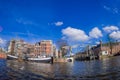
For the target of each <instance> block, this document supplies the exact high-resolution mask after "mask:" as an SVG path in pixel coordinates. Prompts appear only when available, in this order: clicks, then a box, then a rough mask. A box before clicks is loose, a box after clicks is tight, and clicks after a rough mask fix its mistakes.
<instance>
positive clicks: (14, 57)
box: [7, 54, 18, 60]
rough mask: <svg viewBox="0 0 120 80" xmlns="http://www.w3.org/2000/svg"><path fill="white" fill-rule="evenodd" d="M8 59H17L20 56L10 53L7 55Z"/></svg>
mask: <svg viewBox="0 0 120 80" xmlns="http://www.w3.org/2000/svg"><path fill="white" fill-rule="evenodd" d="M7 59H9V60H16V59H18V57H17V56H14V55H10V54H8V55H7Z"/></svg>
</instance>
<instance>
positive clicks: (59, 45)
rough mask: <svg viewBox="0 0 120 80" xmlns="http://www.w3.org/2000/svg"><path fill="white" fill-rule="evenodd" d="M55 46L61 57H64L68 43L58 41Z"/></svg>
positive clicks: (61, 40)
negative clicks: (60, 52)
mask: <svg viewBox="0 0 120 80" xmlns="http://www.w3.org/2000/svg"><path fill="white" fill-rule="evenodd" d="M56 44H57V47H58V49H59V50H61V51H62V56H65V55H66V54H67V52H68V49H66V48H65V46H69V45H68V42H67V41H66V40H63V39H60V40H58V41H57V43H56Z"/></svg>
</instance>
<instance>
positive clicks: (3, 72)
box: [0, 56, 120, 80]
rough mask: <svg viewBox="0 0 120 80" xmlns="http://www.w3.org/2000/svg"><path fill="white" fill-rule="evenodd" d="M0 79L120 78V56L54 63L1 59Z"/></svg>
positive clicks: (103, 79)
mask: <svg viewBox="0 0 120 80" xmlns="http://www.w3.org/2000/svg"><path fill="white" fill-rule="evenodd" d="M0 80H120V56H117V57H112V58H106V59H103V60H93V61H75V62H68V63H54V64H47V63H33V62H18V61H13V60H3V59H1V60H0Z"/></svg>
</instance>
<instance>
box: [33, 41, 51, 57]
mask: <svg viewBox="0 0 120 80" xmlns="http://www.w3.org/2000/svg"><path fill="white" fill-rule="evenodd" d="M34 53H35V55H41V56H53V44H52V41H51V40H42V41H40V42H37V43H36V44H35V46H34Z"/></svg>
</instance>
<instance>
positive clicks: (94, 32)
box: [89, 27, 103, 38]
mask: <svg viewBox="0 0 120 80" xmlns="http://www.w3.org/2000/svg"><path fill="white" fill-rule="evenodd" d="M89 36H90V37H91V38H99V37H102V36H103V35H102V32H101V30H99V29H98V27H95V28H93V29H92V30H91V31H90V32H89Z"/></svg>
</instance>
